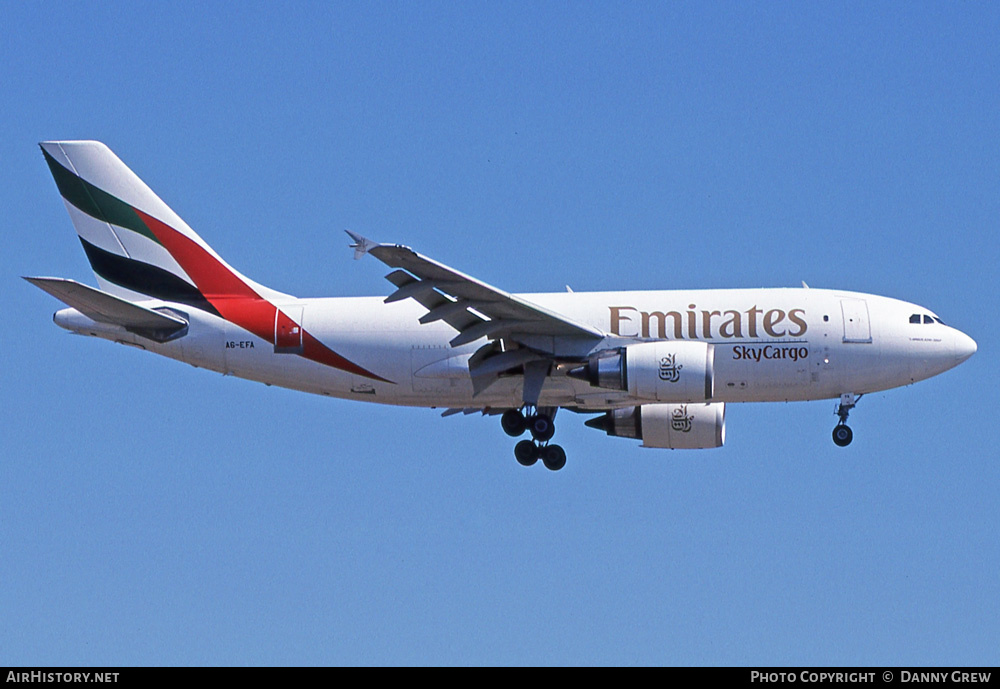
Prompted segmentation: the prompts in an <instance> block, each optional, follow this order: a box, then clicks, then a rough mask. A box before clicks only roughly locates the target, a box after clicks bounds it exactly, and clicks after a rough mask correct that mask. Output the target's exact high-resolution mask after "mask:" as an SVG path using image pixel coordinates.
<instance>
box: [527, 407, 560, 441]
mask: <svg viewBox="0 0 1000 689" xmlns="http://www.w3.org/2000/svg"><path fill="white" fill-rule="evenodd" d="M527 422H528V430H529V431H531V437H532V438H534V439H535V440H537V441H538V442H540V443H544V442H547V441H549V440H551V439H552V436H554V435H555V434H556V425H555V424H554V423H552V418H551V417H548V416H546V415H545V414H537V415H535V416H529V417H528V419H527Z"/></svg>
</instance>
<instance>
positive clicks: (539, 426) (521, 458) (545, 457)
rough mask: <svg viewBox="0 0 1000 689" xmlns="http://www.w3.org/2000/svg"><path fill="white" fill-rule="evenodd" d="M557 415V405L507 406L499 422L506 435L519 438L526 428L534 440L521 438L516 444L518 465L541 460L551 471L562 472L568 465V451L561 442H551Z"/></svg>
mask: <svg viewBox="0 0 1000 689" xmlns="http://www.w3.org/2000/svg"><path fill="white" fill-rule="evenodd" d="M525 411H527V412H528V413H527V415H525V413H524V412H525ZM555 415H556V408H551V409H550V408H547V407H544V408H539V409H535V408H532V407H529V406H528V405H525V407H524V411H522V410H520V409H508V410H507V411H505V412H504V413H503V416H501V417H500V425H501V426H502V427H503V430H504V433H506V434H507V435H509V436H511V437H514V438H516V437H518V436H520V435H523V434H524V432H525V431H530V433H531V437H532V439H531V440H522V441H521V442H519V443H518V444H517V445H515V446H514V458H515V459H517V461H518V463H519V464H521V465H522V466H526V467H530V466H531V465H533V464H534V463H535V462H537V461H538V460H539V459H541V460H542V464H544V465H545V468H546V469H549V470H550V471H559V470H560V469H562V468H563V467H564V466H566V451H565V450H563V449H562V448H561V447H560V446H559V445H554V444H552V445H550V444H549V441H550V440H551V439H552V436H554V435H555V433H556V426H555V423H553V417H555Z"/></svg>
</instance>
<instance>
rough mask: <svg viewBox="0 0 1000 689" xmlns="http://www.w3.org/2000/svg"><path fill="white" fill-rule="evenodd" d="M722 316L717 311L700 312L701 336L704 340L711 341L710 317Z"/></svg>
mask: <svg viewBox="0 0 1000 689" xmlns="http://www.w3.org/2000/svg"><path fill="white" fill-rule="evenodd" d="M721 315H722V314H721V313H720V312H718V311H711V312H709V311H702V312H701V325H702V328H701V331H702V332H701V336H702V337H704V338H705V339H706V340H711V339H712V316H721Z"/></svg>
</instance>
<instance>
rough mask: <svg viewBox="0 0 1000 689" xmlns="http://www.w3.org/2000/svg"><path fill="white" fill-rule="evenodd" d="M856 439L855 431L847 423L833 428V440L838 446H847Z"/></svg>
mask: <svg viewBox="0 0 1000 689" xmlns="http://www.w3.org/2000/svg"><path fill="white" fill-rule="evenodd" d="M852 440H854V431H852V430H851V429H850V427H849V426H847V425H845V424H840V425H838V426H837V427H836V428H834V429H833V442H834V444H836V445H837V446H838V447H847V446H848V445H850V444H851V441H852Z"/></svg>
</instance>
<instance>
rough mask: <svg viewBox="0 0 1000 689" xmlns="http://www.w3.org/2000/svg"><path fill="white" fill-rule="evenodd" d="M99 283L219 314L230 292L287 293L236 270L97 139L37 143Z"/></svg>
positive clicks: (119, 292) (127, 295)
mask: <svg viewBox="0 0 1000 689" xmlns="http://www.w3.org/2000/svg"><path fill="white" fill-rule="evenodd" d="M40 146H41V148H42V153H43V155H44V156H45V161H46V162H47V163H48V165H49V170H51V171H52V176H53V177H54V178H55V181H56V186H57V187H59V193H60V194H62V197H63V200H64V201H65V203H66V209H67V210H68V211H69V216H70V219H71V220H72V221H73V225H74V227H75V228H76V232H77V234H78V235H79V236H80V242H81V243H82V244H83V248H84V251H86V253H87V258H88V259H89V260H90V265H91V267H92V268H93V270H94V273H95V275H96V276H97V282H98V284H99V285H100V287H101V289H102V290H104V291H105V292H109V293H111V294H114V295H116V296H119V297H122V298H124V299H127V300H130V301H141V300H143V299H150V298H154V299H162V300H164V301H173V302H179V303H182V304H188V305H190V306H193V307H196V308H200V309H204V310H206V311H210V312H212V313H218V311H217V309H216V303H217V300H218V299H220V298H222V299H224V298H227V297H242V298H259V299H271V298H281V297H287V296H288V295H284V294H281V293H280V292H275V291H274V290H271V289H268V288H266V287H264V286H262V285H258V284H257V283H255V282H253V281H252V280H250V279H248V278H246V277H244V276H243V275H241V274H240V273H238V272H236V271H235V270H233V268H231V267H230V266H229V265H228V264H227V263H226V262H225V261H223V260H222V258H221V257H220V256H219V255H218V254H216V253H215V251H213V250H212V248H211V247H210V246H208V244H206V243H205V242H204V240H202V239H201V237H199V236H198V235H197V234H195V232H194V230H192V229H191V228H190V227H188V225H187V223H185V222H184V221H183V220H181V218H180V217H179V216H178V215H177V214H176V213H174V212H173V211H172V210H171V209H170V207H169V206H167V204H165V203H164V202H163V201H161V200H160V198H159V197H158V196H157V195H156V194H154V193H153V191H152V190H151V189H150V188H149V187H148V186H146V184H145V183H143V181H142V180H141V179H139V177H138V176H137V175H136V174H135V173H134V172H132V171H131V170H130V169H129V168H128V167H127V166H126V165H125V163H123V162H122V161H121V160H119V158H118V156H116V155H115V154H114V153H112V152H111V149H109V148H108V147H107V146H105V145H104V144H102V143H100V142H99V141H47V142H43V143H42V144H40Z"/></svg>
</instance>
